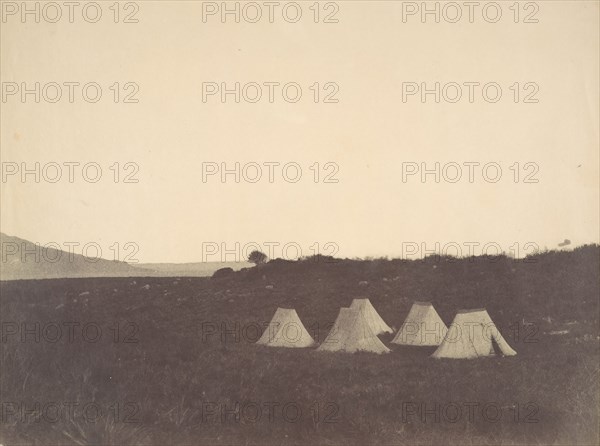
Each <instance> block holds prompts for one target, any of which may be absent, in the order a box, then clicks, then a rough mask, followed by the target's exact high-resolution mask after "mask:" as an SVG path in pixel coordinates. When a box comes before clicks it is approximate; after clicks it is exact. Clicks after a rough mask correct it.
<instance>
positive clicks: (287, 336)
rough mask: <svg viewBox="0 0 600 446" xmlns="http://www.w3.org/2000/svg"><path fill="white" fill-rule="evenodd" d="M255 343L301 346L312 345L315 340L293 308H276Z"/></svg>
mask: <svg viewBox="0 0 600 446" xmlns="http://www.w3.org/2000/svg"><path fill="white" fill-rule="evenodd" d="M256 343H257V344H260V345H266V346H268V347H288V348H303V347H312V346H314V345H316V344H315V341H314V340H313V338H312V337H311V335H310V334H309V333H308V331H306V328H304V325H303V324H302V321H300V318H299V317H298V313H296V310H294V309H288V308H277V311H275V315H274V316H273V319H271V322H269V326H268V327H267V328H266V330H265V331H264V333H263V334H262V336H261V337H260V339H259V340H258V341H256Z"/></svg>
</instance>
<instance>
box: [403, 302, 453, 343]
mask: <svg viewBox="0 0 600 446" xmlns="http://www.w3.org/2000/svg"><path fill="white" fill-rule="evenodd" d="M447 332H448V327H446V324H444V321H443V320H442V318H441V317H440V315H439V314H438V313H437V311H435V308H433V305H431V303H430V302H415V303H414V304H413V305H412V307H411V309H410V311H409V312H408V316H407V317H406V320H405V321H404V324H402V327H401V328H400V331H398V334H397V335H396V337H395V338H394V339H393V340H392V343H393V344H400V345H440V344H441V343H442V340H443V339H444V336H446V333H447Z"/></svg>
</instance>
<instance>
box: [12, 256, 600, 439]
mask: <svg viewBox="0 0 600 446" xmlns="http://www.w3.org/2000/svg"><path fill="white" fill-rule="evenodd" d="M536 260H537V261H536V262H527V263H525V262H522V261H514V260H509V259H501V260H500V261H496V262H490V261H489V259H488V260H485V259H477V260H475V261H469V260H461V261H454V262H449V261H448V260H447V259H441V260H439V261H435V262H430V261H420V262H402V261H373V262H349V261H347V262H338V263H314V264H313V263H302V262H299V263H296V264H287V263H282V262H274V263H272V264H269V265H265V266H264V267H262V268H260V269H256V270H254V269H253V270H249V271H245V272H244V271H242V272H239V273H236V274H234V275H232V276H231V277H228V278H223V279H219V280H214V279H213V280H211V279H204V278H197V279H194V278H181V279H173V278H168V279H160V278H138V279H106V278H104V279H69V280H47V281H18V282H6V283H2V284H1V292H2V300H1V303H0V310H1V319H2V323H3V336H4V337H3V339H2V344H1V346H2V368H1V372H2V374H1V376H0V385H1V388H0V390H1V402H2V419H1V420H0V421H1V422H2V429H0V431H1V434H0V443H2V444H4V445H12V444H36V445H37V444H39V445H42V444H43V445H48V444H81V445H83V444H86V445H109V444H111V445H112V444H114V445H127V444H131V445H133V444H136V445H142V444H143V445H166V444H168V445H171V444H177V445H180V444H181V445H183V444H189V445H192V444H193V445H199V444H223V445H225V444H227V445H242V444H243V445H246V444H277V445H288V444H289V445H292V444H311V445H313V444H324V445H338V444H340V445H341V444H357V445H358V444H360V445H365V444H431V445H439V444H457V445H458V444H460V445H463V444H477V445H486V444H490V445H492V444H557V445H558V444H565V445H566V444H569V445H572V444H597V443H598V435H599V434H598V407H599V406H600V404H599V398H598V390H599V388H598V382H599V380H598V378H599V376H598V360H599V358H600V355H599V354H598V353H599V351H598V345H599V343H598V334H599V329H598V295H599V290H598V271H599V262H598V249H597V247H591V248H586V249H582V250H579V251H576V252H573V253H549V254H547V255H544V256H540V258H538V259H536ZM363 280H364V281H368V282H369V284H368V286H366V287H359V286H358V282H359V281H363ZM266 285H273V289H272V290H270V289H266V288H265V286H266ZM363 296H366V297H369V298H370V299H371V301H372V302H373V304H374V306H375V307H376V308H377V310H378V311H379V312H380V314H381V315H382V316H383V318H384V319H385V320H386V321H387V322H388V324H390V325H391V326H395V328H398V327H399V326H400V325H401V323H402V321H403V319H404V317H405V316H406V315H407V313H408V310H409V309H410V305H411V304H412V302H413V301H414V300H430V301H432V302H433V303H434V305H435V306H436V309H437V310H438V312H439V313H440V315H441V316H442V318H443V319H444V321H445V322H446V323H450V322H451V320H452V317H453V316H454V313H455V312H456V311H457V310H458V309H461V308H473V307H482V306H485V307H486V308H487V309H488V311H489V313H490V315H491V317H492V318H493V319H494V320H495V322H496V324H497V325H498V327H499V328H500V330H501V331H502V333H503V334H504V336H505V338H506V339H507V341H508V342H509V343H510V344H511V345H512V346H513V347H514V348H515V350H517V352H518V355H517V356H516V357H511V358H502V357H497V358H487V359H478V360H472V361H453V360H433V359H431V358H429V354H430V353H431V351H432V350H431V349H420V348H408V347H399V346H393V345H392V346H391V348H392V350H393V351H392V352H391V353H390V354H388V355H382V356H377V355H370V354H355V355H345V354H328V353H320V352H317V351H315V350H312V349H307V350H282V349H269V348H265V347H258V346H256V345H254V344H253V341H254V340H255V339H256V338H257V337H258V336H259V335H260V331H259V327H262V326H264V325H265V324H266V323H267V322H268V321H269V319H270V318H271V316H272V314H273V313H274V311H275V308H276V307H277V306H281V307H293V308H296V309H297V311H298V314H299V316H300V318H301V319H302V321H303V322H304V324H305V325H306V327H307V328H308V330H309V331H310V332H311V333H312V334H313V335H314V337H315V338H316V340H317V341H322V340H323V339H324V337H325V336H326V334H327V332H328V328H329V327H330V326H331V324H332V323H333V320H334V319H335V316H336V315H337V312H338V310H339V307H341V306H347V305H348V304H349V303H350V302H351V300H352V298H355V297H363ZM23 322H27V323H28V324H29V328H30V332H32V333H33V334H32V333H30V334H26V335H25V338H22V336H23V334H24V330H23V327H22V326H21V325H20V324H22V323H23ZM36 323H37V324H38V326H37V327H39V328H37V329H36V328H35V327H36V325H35V324H36ZM49 323H57V324H58V325H59V326H61V327H63V328H62V330H63V331H62V335H61V336H60V338H59V339H58V340H57V341H56V342H51V341H52V340H54V339H56V338H57V337H58V336H57V335H56V331H52V330H53V329H54V328H55V327H54V326H53V325H48V324H49ZM65 323H66V324H67V325H70V326H71V327H73V332H72V333H73V339H70V338H69V335H68V333H67V330H66V329H65V328H64V327H65ZM15 324H16V325H15ZM75 324H79V325H75ZM86 324H87V333H85V336H86V337H85V338H84V333H83V332H82V327H83V326H86ZM15 327H17V331H18V332H17V333H16V334H14V335H13V334H11V333H12V330H13V329H15ZM117 327H118V330H117ZM97 328H99V329H100V330H102V335H101V336H100V337H99V338H98V340H96V341H95V342H93V341H92V339H93V338H94V337H96V336H97V331H96V330H97ZM44 329H46V332H44ZM36 331H37V334H38V335H39V340H37V339H35V337H36V334H35V333H36ZM551 333H556V334H551ZM382 339H383V340H384V341H385V342H386V344H387V345H390V344H389V340H390V339H391V336H389V337H384V338H382ZM50 403H57V405H59V406H61V407H64V406H65V403H67V405H68V404H69V403H72V404H71V405H70V407H72V408H74V410H73V411H72V416H67V415H65V413H64V412H63V413H62V414H60V415H57V416H54V414H53V413H51V408H52V407H54V406H52V405H51V404H50ZM75 403H77V404H78V405H75ZM11 404H12V405H11ZM36 404H38V405H39V408H40V411H41V412H42V415H44V407H45V408H46V413H45V416H40V417H38V418H36V416H35V415H32V414H30V413H29V414H28V412H27V410H29V409H32V408H33V409H35V408H36V407H38V406H36ZM86 406H89V407H91V409H92V410H90V411H88V413H87V414H85V413H83V408H84V407H86ZM457 408H458V411H457ZM97 409H100V411H101V412H102V413H96V410H97ZM33 412H35V410H34V411H33ZM92 421H95V422H92Z"/></svg>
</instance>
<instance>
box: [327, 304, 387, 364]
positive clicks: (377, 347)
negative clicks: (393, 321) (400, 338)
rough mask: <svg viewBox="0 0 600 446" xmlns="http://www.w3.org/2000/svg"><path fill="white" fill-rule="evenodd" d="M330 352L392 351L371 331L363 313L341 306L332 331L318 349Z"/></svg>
mask: <svg viewBox="0 0 600 446" xmlns="http://www.w3.org/2000/svg"><path fill="white" fill-rule="evenodd" d="M317 350H319V351H328V352H336V351H342V352H348V353H354V352H357V351H364V352H373V353H388V352H389V351H390V349H389V348H387V347H386V346H385V345H383V342H381V341H380V340H379V338H378V337H377V336H376V335H375V334H374V333H373V331H371V329H370V328H369V325H368V324H367V321H366V320H365V318H364V316H363V313H362V312H361V311H359V310H356V309H352V308H340V313H339V314H338V317H337V319H336V320H335V323H334V324H333V327H332V328H331V331H330V332H329V334H328V335H327V337H326V338H325V340H324V341H323V343H322V344H321V346H320V347H319V348H318V349H317Z"/></svg>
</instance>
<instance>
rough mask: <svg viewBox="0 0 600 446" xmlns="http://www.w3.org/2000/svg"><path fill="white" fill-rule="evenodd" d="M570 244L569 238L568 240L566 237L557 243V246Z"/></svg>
mask: <svg viewBox="0 0 600 446" xmlns="http://www.w3.org/2000/svg"><path fill="white" fill-rule="evenodd" d="M570 244H571V240H569V239H568V238H566V239H565V241H564V242H562V243H559V244H558V246H560V247H561V248H562V247H563V246H568V245H570Z"/></svg>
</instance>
